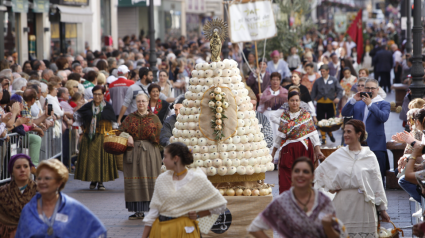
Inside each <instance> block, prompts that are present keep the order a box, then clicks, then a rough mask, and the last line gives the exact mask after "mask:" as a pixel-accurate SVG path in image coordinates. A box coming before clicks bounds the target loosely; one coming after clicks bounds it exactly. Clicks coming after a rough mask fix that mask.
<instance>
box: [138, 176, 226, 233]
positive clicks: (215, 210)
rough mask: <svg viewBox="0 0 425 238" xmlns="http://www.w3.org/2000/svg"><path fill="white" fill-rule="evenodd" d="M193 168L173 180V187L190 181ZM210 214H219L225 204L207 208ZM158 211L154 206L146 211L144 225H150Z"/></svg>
mask: <svg viewBox="0 0 425 238" xmlns="http://www.w3.org/2000/svg"><path fill="white" fill-rule="evenodd" d="M193 173H194V171H193V170H189V171H188V172H187V174H186V176H185V177H184V178H183V179H182V180H173V183H174V188H175V189H176V191H177V190H179V189H181V188H182V187H183V186H185V185H186V184H187V183H188V182H190V181H191V180H192V178H193ZM209 211H210V213H211V214H221V213H223V212H225V211H226V204H225V205H223V206H220V207H216V208H213V209H211V210H209ZM159 215H160V214H159V211H158V210H157V209H155V208H151V209H150V210H149V212H148V214H147V215H146V216H145V218H144V219H143V222H144V223H145V226H152V224H153V223H154V221H155V220H156V219H157V218H158V217H159Z"/></svg>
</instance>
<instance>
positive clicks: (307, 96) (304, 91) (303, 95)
mask: <svg viewBox="0 0 425 238" xmlns="http://www.w3.org/2000/svg"><path fill="white" fill-rule="evenodd" d="M291 86H294V84H292V83H291V84H289V85H286V86H285V88H286V89H288V90H289V87H291ZM297 87H298V88H299V89H300V91H301V92H300V93H301V98H300V99H301V101H303V102H305V103H308V102H311V101H312V100H311V96H310V93H309V92H308V89H307V87H306V86H304V85H302V84H300V85H299V86H297Z"/></svg>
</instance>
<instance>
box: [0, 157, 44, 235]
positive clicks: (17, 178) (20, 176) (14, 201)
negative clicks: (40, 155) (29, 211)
mask: <svg viewBox="0 0 425 238" xmlns="http://www.w3.org/2000/svg"><path fill="white" fill-rule="evenodd" d="M31 168H33V169H34V165H33V164H32V162H31V158H30V157H29V156H28V155H25V154H17V155H14V156H12V158H10V161H9V164H8V171H9V172H10V174H11V177H12V181H11V182H10V183H9V184H6V185H3V186H1V187H0V237H2V238H3V237H4V238H9V237H10V238H13V237H15V233H16V228H17V227H18V222H19V218H20V216H21V211H22V209H23V208H24V206H25V204H27V203H28V202H29V201H30V200H31V198H32V197H34V195H35V193H36V192H37V186H36V184H35V182H34V181H33V180H32V179H31V178H30V174H31ZM34 170H35V169H34Z"/></svg>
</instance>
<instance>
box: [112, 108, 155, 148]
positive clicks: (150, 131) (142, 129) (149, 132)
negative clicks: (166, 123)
mask: <svg viewBox="0 0 425 238" xmlns="http://www.w3.org/2000/svg"><path fill="white" fill-rule="evenodd" d="M161 129H162V124H161V122H160V121H159V118H158V117H157V116H156V115H154V114H153V113H152V112H150V111H149V113H148V114H147V115H144V116H141V115H140V114H139V113H138V112H137V111H135V112H133V113H131V114H129V115H128V116H127V117H126V118H125V120H124V121H123V122H122V124H121V127H120V130H121V131H124V132H127V133H129V134H130V135H131V136H132V137H133V139H134V141H137V140H148V141H150V142H151V143H153V144H156V145H158V144H159V135H160V134H161Z"/></svg>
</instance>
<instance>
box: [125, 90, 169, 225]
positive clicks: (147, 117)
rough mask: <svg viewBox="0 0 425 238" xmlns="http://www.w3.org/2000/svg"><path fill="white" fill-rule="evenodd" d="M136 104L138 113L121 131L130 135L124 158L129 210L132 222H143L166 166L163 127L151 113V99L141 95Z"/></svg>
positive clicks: (127, 206) (131, 116)
mask: <svg viewBox="0 0 425 238" xmlns="http://www.w3.org/2000/svg"><path fill="white" fill-rule="evenodd" d="M136 102H137V110H136V111H135V112H133V113H131V114H129V115H128V116H127V117H126V118H125V120H124V121H123V123H122V124H121V127H120V131H123V132H126V133H128V134H130V137H129V138H128V146H129V149H130V150H128V151H127V152H126V153H125V154H124V161H125V162H124V189H125V206H126V208H127V209H128V211H129V212H135V213H134V214H133V215H131V216H129V217H128V219H129V220H133V219H143V217H144V214H143V212H147V211H149V204H150V201H151V199H152V195H153V190H154V188H155V181H156V178H157V177H158V175H159V173H160V171H161V164H162V158H161V154H160V152H159V134H160V133H161V129H162V124H161V122H160V121H159V119H158V117H157V116H156V115H155V114H153V113H152V112H151V111H149V110H148V104H149V98H148V96H147V95H146V94H139V95H137V96H136ZM131 147H134V148H131Z"/></svg>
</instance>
